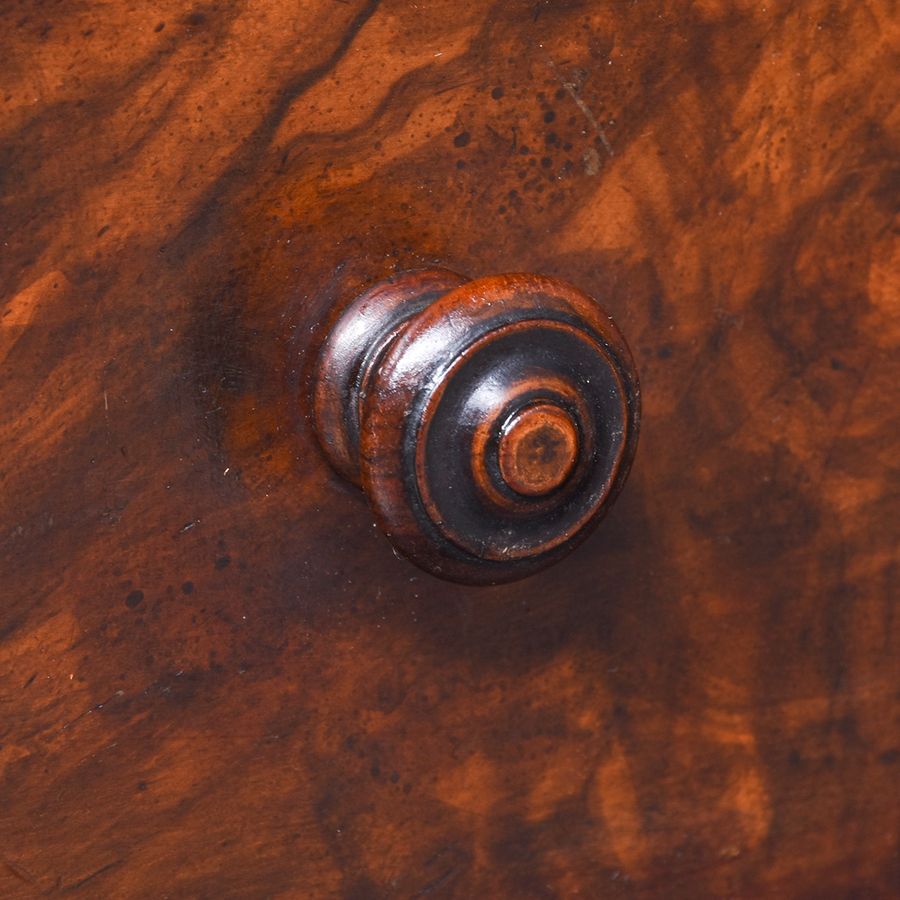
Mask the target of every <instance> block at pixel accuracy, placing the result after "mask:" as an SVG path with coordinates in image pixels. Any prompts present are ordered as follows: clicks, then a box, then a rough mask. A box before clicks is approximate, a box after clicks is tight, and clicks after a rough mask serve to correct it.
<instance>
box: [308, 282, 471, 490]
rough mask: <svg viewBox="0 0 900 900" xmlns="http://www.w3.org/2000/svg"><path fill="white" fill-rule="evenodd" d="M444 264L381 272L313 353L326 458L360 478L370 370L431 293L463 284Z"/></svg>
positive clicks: (316, 402) (354, 478)
mask: <svg viewBox="0 0 900 900" xmlns="http://www.w3.org/2000/svg"><path fill="white" fill-rule="evenodd" d="M465 281H466V279H465V278H463V277H462V275H457V274H456V273H455V272H450V271H448V270H447V269H421V270H416V271H413V272H403V273H401V274H400V275H397V276H394V277H392V278H386V279H384V280H383V281H379V282H378V283H377V284H373V285H372V286H371V287H369V288H368V289H367V290H365V291H363V292H362V293H361V294H359V295H358V296H357V297H355V298H354V299H353V301H352V302H351V303H350V304H349V305H348V306H347V307H346V308H345V309H342V310H341V311H340V317H339V318H338V320H337V322H336V323H335V324H334V326H333V327H332V329H331V331H330V332H329V333H328V337H327V338H326V339H325V343H324V345H323V346H322V351H321V354H320V356H319V369H318V373H317V378H316V383H315V392H314V396H313V409H314V413H315V424H316V432H317V433H318V436H319V442H320V443H321V445H322V448H323V449H324V451H325V453H326V455H327V456H328V460H329V462H330V463H331V464H332V465H333V466H334V468H335V469H337V471H338V472H340V473H341V474H342V475H343V476H344V477H345V478H347V479H348V480H350V481H352V482H354V483H355V484H360V474H359V423H360V415H361V411H362V405H363V403H364V401H365V397H366V391H367V390H368V386H369V383H370V381H371V378H372V374H373V372H374V371H375V369H376V367H377V366H378V364H379V362H380V361H381V357H382V356H383V355H384V351H385V349H386V348H387V346H388V345H389V344H390V342H391V341H392V340H393V339H394V338H395V337H396V336H397V335H398V334H399V333H400V332H401V331H402V330H403V328H404V326H405V325H406V323H407V322H408V321H409V319H410V318H411V317H412V316H414V315H415V314H416V313H418V312H420V311H421V310H422V309H424V308H425V307H426V306H428V304H429V303H432V302H433V301H434V300H435V299H436V298H437V297H440V296H441V295H443V294H446V293H447V291H449V290H451V289H452V288H455V287H458V286H459V285H461V284H464V283H465Z"/></svg>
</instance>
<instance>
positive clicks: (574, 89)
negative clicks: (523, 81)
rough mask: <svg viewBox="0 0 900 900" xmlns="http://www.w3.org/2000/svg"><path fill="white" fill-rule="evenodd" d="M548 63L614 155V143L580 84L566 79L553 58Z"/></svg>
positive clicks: (609, 151)
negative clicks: (588, 101) (585, 96)
mask: <svg viewBox="0 0 900 900" xmlns="http://www.w3.org/2000/svg"><path fill="white" fill-rule="evenodd" d="M547 65H548V66H549V67H550V71H551V72H553V75H554V77H555V78H556V80H557V81H558V82H559V83H560V85H561V86H562V88H563V90H564V91H565V92H566V93H567V94H568V95H569V96H570V97H571V98H572V100H573V101H574V102H575V105H576V106H577V107H578V108H579V109H580V110H581V113H582V115H583V116H584V117H585V118H586V119H587V120H588V124H589V125H590V126H591V128H593V129H594V131H595V132H596V134H597V137H598V138H600V143H601V144H603V149H604V150H605V151H606V152H607V153H608V154H609V155H610V156H612V155H613V148H612V144H610V142H609V138H608V137H607V136H606V132H605V131H604V130H603V126H602V125H601V124H600V122H599V121H598V120H597V117H596V116H595V115H594V113H593V112H592V111H591V108H590V107H589V106H588V105H587V103H585V102H584V100H583V99H582V97H581V94H579V92H578V85H577V84H575V82H574V81H569V80H568V79H566V78H565V77H564V76H563V75H562V74H561V73H560V71H559V69H558V68H557V66H556V63H555V62H553V60H552V59H548V60H547Z"/></svg>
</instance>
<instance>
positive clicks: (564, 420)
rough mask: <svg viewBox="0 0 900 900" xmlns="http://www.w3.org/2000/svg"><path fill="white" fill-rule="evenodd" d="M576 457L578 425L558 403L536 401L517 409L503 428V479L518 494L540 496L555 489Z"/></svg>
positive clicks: (500, 448) (572, 466) (500, 460)
mask: <svg viewBox="0 0 900 900" xmlns="http://www.w3.org/2000/svg"><path fill="white" fill-rule="evenodd" d="M577 460H578V428H577V427H576V425H575V423H574V422H573V421H572V419H571V417H570V416H569V414H568V413H567V412H566V411H565V410H563V409H560V408H559V407H558V406H552V405H550V404H549V403H539V404H535V405H533V406H526V407H525V408H524V409H520V410H519V411H518V412H516V413H515V414H514V415H513V416H512V417H511V418H510V419H509V421H508V422H507V423H506V425H505V426H504V428H503V434H502V436H501V438H500V447H499V463H500V474H501V475H502V476H503V480H504V481H505V482H506V483H507V485H509V487H510V488H512V489H513V490H514V491H516V492H517V493H519V494H524V495H525V496H526V497H539V496H541V495H543V494H549V493H550V492H551V491H553V490H555V489H556V488H558V487H559V486H560V485H561V484H563V483H564V482H565V480H566V479H567V478H568V477H569V475H571V473H572V469H574V468H575V463H576V462H577Z"/></svg>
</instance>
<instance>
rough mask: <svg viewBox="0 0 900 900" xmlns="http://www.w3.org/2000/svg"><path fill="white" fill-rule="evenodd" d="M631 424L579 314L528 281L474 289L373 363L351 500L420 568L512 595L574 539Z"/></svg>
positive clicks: (607, 328)
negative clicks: (359, 491)
mask: <svg viewBox="0 0 900 900" xmlns="http://www.w3.org/2000/svg"><path fill="white" fill-rule="evenodd" d="M638 417H639V388H638V383H637V377H636V374H635V371H634V366H633V364H632V361H631V356H630V353H629V351H628V349H627V346H626V345H625V342H624V340H623V339H622V336H621V335H620V334H619V332H618V330H617V329H616V327H615V326H614V325H613V323H612V321H611V320H610V319H609V317H608V316H607V315H606V314H605V313H604V312H603V310H602V309H601V308H600V307H599V306H598V305H597V303H596V302H595V301H594V300H592V299H591V298H590V297H588V296H587V295H585V294H583V293H581V292H580V291H578V290H576V289H575V288H573V287H571V286H570V285H567V284H565V283H563V282H559V281H556V280H554V279H549V278H542V277H539V276H533V275H507V276H496V277H490V278H483V279H478V280H476V281H471V282H467V283H466V284H463V285H461V286H459V287H457V288H454V289H453V290H451V291H449V293H447V294H445V295H444V296H443V297H441V298H440V299H437V300H435V301H434V302H433V303H432V304H431V305H430V306H428V307H427V308H425V309H423V310H422V311H421V312H419V313H418V314H417V315H416V316H415V317H414V318H412V319H411V320H409V323H408V325H407V326H406V329H405V331H403V333H401V334H400V335H399V336H398V337H397V338H396V339H395V340H394V341H393V343H391V345H390V346H389V347H388V348H387V349H386V351H385V352H384V355H383V357H382V358H381V362H380V365H379V367H378V371H377V372H376V373H375V374H374V376H373V378H372V382H371V384H370V386H369V390H368V394H367V397H366V401H365V403H364V404H363V412H362V431H361V444H360V446H361V458H362V479H363V484H364V486H365V488H366V491H367V493H368V494H369V497H370V500H371V501H372V504H373V506H374V508H375V511H376V513H377V515H378V516H379V518H380V519H381V522H382V525H383V527H384V528H385V530H386V531H387V532H388V534H389V535H390V537H391V539H392V540H393V542H394V543H395V545H396V546H397V547H398V548H399V549H400V550H401V552H403V553H404V554H406V555H407V556H409V557H410V558H412V559H414V560H415V561H416V562H417V563H418V564H419V565H420V566H423V567H424V568H426V569H428V570H430V571H432V572H434V573H436V574H439V575H441V576H442V577H445V578H454V579H457V580H463V581H470V582H471V581H475V582H489V583H496V582H499V581H507V580H512V579H514V578H519V577H523V576H524V575H527V574H529V573H530V572H532V571H534V570H536V569H537V568H541V567H543V566H544V565H546V564H547V563H548V562H551V561H552V560H553V559H555V558H557V557H558V556H560V555H562V554H564V553H565V552H568V550H570V549H571V548H572V547H574V546H575V544H577V543H578V542H579V541H580V540H582V539H583V538H584V537H585V536H586V535H587V533H588V531H589V527H590V526H591V525H593V524H595V523H596V521H597V520H598V519H599V517H600V515H601V513H602V511H603V510H604V509H605V508H607V506H608V504H609V502H610V501H611V500H612V499H613V498H614V497H615V495H616V494H617V493H618V490H619V489H620V488H621V485H622V483H623V481H624V478H625V476H626V474H627V471H628V468H629V466H630V463H631V459H632V457H633V454H634V449H635V444H636V439H637V423H638ZM541 441H545V442H546V441H550V442H551V443H552V442H553V441H556V443H557V444H558V446H555V447H553V448H552V449H551V448H548V446H546V445H545V446H544V450H540V452H539V445H540V444H541ZM529 448H530V449H529ZM534 453H537V454H538V457H540V454H541V453H543V454H544V457H543V458H538V457H533V458H532V457H529V454H534ZM542 459H543V461H542ZM529 460H530V461H529Z"/></svg>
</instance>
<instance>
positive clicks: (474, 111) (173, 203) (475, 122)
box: [0, 0, 900, 900]
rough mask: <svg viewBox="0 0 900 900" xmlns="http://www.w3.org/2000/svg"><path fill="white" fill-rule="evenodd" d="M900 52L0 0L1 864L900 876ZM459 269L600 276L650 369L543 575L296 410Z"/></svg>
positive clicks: (138, 877) (545, 893)
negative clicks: (352, 300) (439, 520)
mask: <svg viewBox="0 0 900 900" xmlns="http://www.w3.org/2000/svg"><path fill="white" fill-rule="evenodd" d="M896 45H897V17H896V10H895V8H894V4H893V3H891V2H888V0H827V2H826V0H808V2H804V3H753V4H749V3H725V2H715V0H696V2H676V0H659V2H655V3H647V2H639V3H604V4H600V3H590V2H583V3H578V2H571V3H543V2H527V3H525V2H515V0H514V2H506V3H491V4H488V3H482V2H468V3H461V2H459V0H452V2H451V0H433V2H431V3H428V4H426V3H423V2H418V3H407V2H404V3H399V2H393V0H384V2H381V3H377V2H366V0H350V2H347V3H343V2H331V0H329V2H324V0H305V2H303V3H291V4H288V3H283V2H280V0H261V2H256V3H228V4H206V5H203V6H189V5H186V4H180V3H175V2H171V0H162V2H160V3H155V4H152V5H149V4H118V3H108V4H103V5H100V4H92V3H74V2H70V0H63V2H60V3H56V4H47V3H41V4H39V3H37V2H33V0H30V2H16V0H12V2H7V3H4V4H2V6H0V81H2V87H3V90H2V93H0V103H2V104H3V105H2V110H3V114H2V116H0V184H2V187H0V304H2V306H0V317H2V318H0V357H2V359H0V896H3V897H4V898H12V900H18V898H30V897H33V896H42V895H53V894H56V893H58V894H67V893H72V894H74V895H75V896H83V897H97V898H104V900H105V898H110V897H115V898H119V897H128V898H132V897H137V898H144V897H146V898H154V900H157V898H160V897H165V896H169V897H177V898H181V897H190V898H193V897H240V898H255V897H259V898H262V897H267V898H268V897H299V898H320V897H324V898H330V897H347V898H369V897H379V898H380V897H415V896H416V895H418V896H425V897H428V898H448V897H454V898H464V900H468V898H473V897H475V898H482V897H498V898H512V900H520V898H539V897H540V898H543V897H559V898H569V897H579V896H581V897H638V898H644V897H655V898H666V900H669V898H675V900H678V898H690V900H695V898H706V897H740V898H750V900H756V898H764V897H789V898H804V900H822V898H824V900H828V898H850V897H853V898H855V897H866V898H870V897H874V898H878V897H893V896H895V895H896V885H897V881H898V857H897V847H898V836H900V821H898V819H900V812H898V806H897V796H896V795H897V791H896V785H897V783H898V767H900V722H898V715H900V710H898V703H897V697H898V687H900V671H898V668H900V652H898V650H900V647H898V632H900V615H898V614H897V609H896V598H897V573H898V550H897V548H898V544H900V535H898V523H900V509H898V498H900V492H898V490H897V469H896V461H897V459H898V458H900V446H898V434H900V421H898V410H897V405H896V403H895V402H894V400H893V398H894V397H895V395H896V386H897V384H898V383H900V360H898V354H897V352H896V347H897V345H898V342H900V322H898V316H897V296H898V289H897V285H898V276H897V271H898V256H897V253H898V250H897V246H898V244H897V235H896V218H895V213H896V208H897V202H896V198H897V176H896V172H897V169H896V160H897V159H898V156H900V152H898V146H897V145H898V141H897V130H898V120H897V115H898V112H897V103H896V98H897V96H898V94H900V90H898V84H897V74H896V73H897V66H896V49H895V48H896ZM545 160H546V161H547V162H545ZM433 265H443V266H447V267H449V268H450V269H451V270H459V271H463V272H471V273H485V272H503V271H513V270H523V269H524V270H526V271H536V272H545V273H547V274H548V275H551V276H554V277H560V278H565V279H567V280H569V281H571V282H572V283H574V284H576V285H578V286H579V287H580V288H581V289H582V290H584V291H586V292H587V293H589V294H591V295H592V296H597V297H598V299H600V301H601V302H603V303H604V305H606V306H608V308H609V310H610V312H611V314H612V315H613V316H614V317H615V319H616V321H617V323H619V324H620V326H621V328H622V330H623V332H624V333H625V334H626V335H627V336H628V340H629V343H630V344H631V346H632V349H633V351H634V355H635V359H636V362H637V365H638V368H639V371H640V373H641V379H642V396H643V413H642V433H641V447H640V452H639V454H638V456H637V459H636V463H635V466H634V469H633V471H632V474H631V476H630V480H629V483H628V488H627V490H625V491H624V492H623V494H622V496H621V498H620V500H619V502H618V503H617V504H616V506H615V507H614V509H613V510H612V512H611V513H610V516H609V517H608V519H607V520H606V522H605V523H604V526H603V527H602V528H601V529H599V530H598V531H597V532H596V533H595V535H594V536H593V537H592V538H591V539H590V540H588V541H587V542H586V543H585V544H584V545H583V546H582V547H581V548H579V549H578V550H576V551H575V552H574V553H573V554H572V555H571V556H570V557H569V558H568V559H567V560H566V562H565V563H564V564H562V565H560V566H557V567H555V568H553V569H550V570H548V571H547V572H544V573H540V574H538V575H536V576H535V577H534V578H532V579H530V580H528V581H524V582H520V583H516V584H511V585H502V586H499V587H491V588H478V589H471V588H467V587H463V586H460V585H456V584H450V583H445V582H441V581H438V580H436V579H431V578H429V577H428V576H426V575H425V574H423V573H420V572H419V571H418V570H417V569H415V568H414V567H413V566H411V565H410V564H409V563H407V562H406V561H404V560H401V559H397V558H395V556H394V555H393V554H392V553H385V552H384V550H385V548H384V541H383V538H381V537H380V536H379V534H378V531H377V529H376V528H373V527H372V524H373V523H372V521H371V520H370V519H369V518H368V517H366V516H364V515H360V505H359V492H358V491H357V490H356V489H355V488H352V487H351V486H349V485H348V484H347V483H346V481H345V480H344V479H342V478H340V477H339V476H337V475H335V474H334V473H333V470H332V469H331V467H330V466H329V465H328V464H327V462H326V461H325V459H324V457H323V456H322V454H321V452H320V451H319V449H318V442H317V441H316V439H315V435H314V434H313V432H312V429H311V426H310V420H309V414H310V411H309V409H308V408H307V407H306V406H301V407H299V408H298V403H297V397H298V396H301V395H305V392H306V391H307V390H308V389H309V388H310V386H311V385H310V384H309V383H308V382H307V380H306V379H307V376H308V370H307V369H306V368H305V366H306V364H307V363H308V362H309V361H310V360H311V359H314V358H315V356H316V353H317V351H318V348H319V347H320V346H321V343H322V341H323V339H324V335H325V333H326V330H327V323H328V317H329V314H330V313H331V311H332V310H333V309H334V307H335V305H336V304H337V303H338V302H339V301H340V300H341V299H342V298H343V297H346V296H352V295H353V294H354V293H356V292H358V291H360V290H362V289H363V288H364V287H365V286H366V284H368V283H370V281H371V280H372V279H377V278H379V277H381V276H382V275H388V274H391V273H392V272H396V271H400V270H402V269H408V268H413V267H417V266H418V267H422V266H433ZM563 573H564V574H563Z"/></svg>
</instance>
